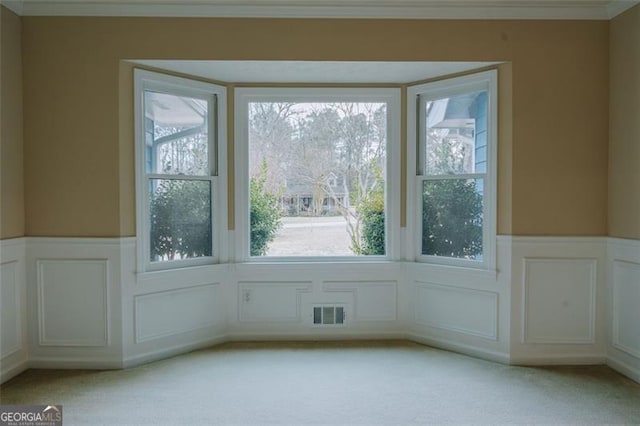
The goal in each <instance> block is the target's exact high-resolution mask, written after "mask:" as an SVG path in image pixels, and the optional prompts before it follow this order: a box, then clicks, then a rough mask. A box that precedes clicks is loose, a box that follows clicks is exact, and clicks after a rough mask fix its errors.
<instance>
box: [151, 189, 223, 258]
mask: <svg viewBox="0 0 640 426" xmlns="http://www.w3.org/2000/svg"><path fill="white" fill-rule="evenodd" d="M210 191H211V190H210V185H209V182H207V181H198V180H175V179H165V180H162V181H160V184H159V185H158V187H157V188H156V189H155V190H154V191H153V192H152V193H151V200H150V213H151V215H150V216H151V217H150V228H151V229H150V231H151V236H150V243H151V260H161V259H162V260H174V259H184V258H189V257H201V256H211V255H212V249H211V247H212V244H211V242H212V232H211V202H210V200H211V192H210Z"/></svg>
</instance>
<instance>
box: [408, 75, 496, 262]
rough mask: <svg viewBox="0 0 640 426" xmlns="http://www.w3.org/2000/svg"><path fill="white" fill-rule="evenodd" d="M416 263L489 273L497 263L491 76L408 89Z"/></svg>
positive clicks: (494, 146)
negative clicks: (411, 104)
mask: <svg viewBox="0 0 640 426" xmlns="http://www.w3.org/2000/svg"><path fill="white" fill-rule="evenodd" d="M409 99H410V102H414V101H415V104H414V105H415V106H416V107H415V110H416V113H415V114H416V117H415V119H416V122H417V125H415V126H411V125H410V128H411V127H413V128H417V134H416V135H415V136H416V139H417V146H416V152H417V155H416V164H415V170H416V178H415V179H416V180H415V182H416V195H417V196H416V200H415V202H416V204H417V206H416V207H417V208H416V209H415V211H416V212H418V217H417V220H416V222H417V224H416V226H417V228H418V229H419V232H418V233H417V235H418V241H417V242H416V246H417V258H418V259H420V260H425V261H432V262H439V263H448V264H458V265H465V266H475V267H485V268H491V267H492V266H491V265H493V262H494V258H495V255H494V254H495V235H496V230H495V223H496V220H495V215H496V212H495V210H496V207H495V192H496V180H495V175H496V172H495V168H496V111H497V110H496V73H495V71H489V72H484V73H479V74H474V75H470V76H465V77H460V78H455V79H450V80H446V81H439V82H435V83H430V84H425V85H421V86H417V87H413V88H411V89H410V92H409Z"/></svg>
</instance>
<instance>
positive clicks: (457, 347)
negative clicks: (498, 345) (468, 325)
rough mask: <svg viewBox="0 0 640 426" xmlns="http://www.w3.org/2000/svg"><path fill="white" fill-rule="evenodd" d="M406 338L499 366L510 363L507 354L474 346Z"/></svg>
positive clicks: (428, 339) (422, 338) (426, 338)
mask: <svg viewBox="0 0 640 426" xmlns="http://www.w3.org/2000/svg"><path fill="white" fill-rule="evenodd" d="M406 336H407V338H408V339H409V340H411V341H412V342H416V343H420V344H423V345H427V346H432V347H434V348H438V349H444V350H447V351H451V352H456V353H459V354H462V355H469V356H473V357H477V358H481V359H485V360H487V361H493V362H499V363H501V364H509V363H510V361H511V360H510V357H509V354H508V353H503V352H496V351H491V350H488V349H482V348H478V347H476V346H470V345H465V344H462V343H454V342H450V341H446V340H440V339H434V338H431V337H425V336H422V335H420V334H417V333H409V334H408V335H406Z"/></svg>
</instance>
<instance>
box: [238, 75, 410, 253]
mask: <svg viewBox="0 0 640 426" xmlns="http://www.w3.org/2000/svg"><path fill="white" fill-rule="evenodd" d="M234 92H235V93H234V105H235V109H234V126H235V132H234V134H235V185H236V186H235V188H236V189H235V197H236V205H235V223H236V227H235V244H236V249H235V257H236V260H237V261H238V262H247V263H305V262H308V263H334V262H357V263H367V262H385V261H394V260H400V175H401V173H400V134H401V127H402V126H403V124H402V122H401V113H400V107H401V90H400V89H399V88H378V87H376V88H360V87H359V88H353V87H326V88H318V87H312V88H307V87H241V88H235V90H234ZM250 102H300V103H302V102H384V103H386V104H387V151H386V154H387V164H386V175H385V184H386V187H385V238H386V247H385V255H383V256H377V255H362V256H251V255H250V250H249V248H250V240H249V239H250V230H249V226H250V219H249V212H250V204H249V203H250V199H249V138H248V132H249V126H248V119H246V118H248V105H249V103H250Z"/></svg>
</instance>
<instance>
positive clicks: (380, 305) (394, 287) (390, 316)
mask: <svg viewBox="0 0 640 426" xmlns="http://www.w3.org/2000/svg"><path fill="white" fill-rule="evenodd" d="M322 292H323V293H324V294H328V295H332V294H335V293H347V294H350V295H351V300H353V315H350V316H349V321H397V319H398V282H397V281H325V282H323V283H322ZM347 314H348V313H347Z"/></svg>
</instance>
